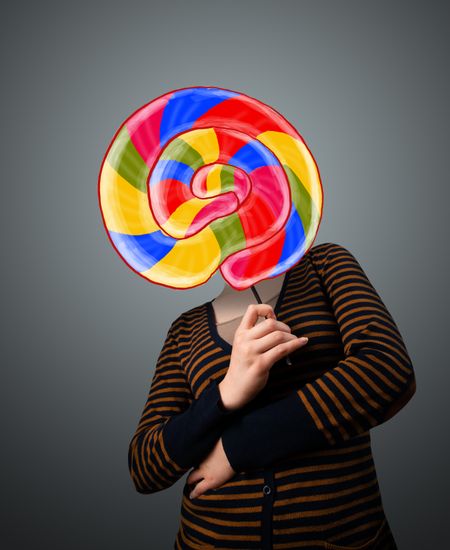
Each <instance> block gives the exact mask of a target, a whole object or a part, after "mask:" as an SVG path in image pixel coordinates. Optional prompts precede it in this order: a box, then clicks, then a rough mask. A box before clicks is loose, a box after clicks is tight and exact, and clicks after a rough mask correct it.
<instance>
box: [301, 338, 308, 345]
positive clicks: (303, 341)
mask: <svg viewBox="0 0 450 550" xmlns="http://www.w3.org/2000/svg"><path fill="white" fill-rule="evenodd" d="M307 341H308V337H307V336H302V337H301V338H300V342H302V343H305V342H307Z"/></svg>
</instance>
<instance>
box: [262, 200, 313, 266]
mask: <svg viewBox="0 0 450 550" xmlns="http://www.w3.org/2000/svg"><path fill="white" fill-rule="evenodd" d="M284 231H285V238H284V244H283V250H282V251H281V256H280V259H279V260H278V263H277V265H276V267H275V269H274V270H273V271H272V272H271V273H270V275H269V276H270V277H275V276H276V275H278V274H280V273H284V272H285V271H287V270H288V269H289V268H290V267H292V266H293V265H295V264H296V263H298V262H299V261H300V260H301V259H302V256H303V254H304V252H305V241H306V237H305V230H304V228H303V224H302V220H301V219H300V216H299V215H298V212H297V209H296V208H295V206H294V204H292V206H291V214H290V216H289V218H288V221H287V222H286V225H285V227H284Z"/></svg>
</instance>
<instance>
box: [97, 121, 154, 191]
mask: <svg viewBox="0 0 450 550" xmlns="http://www.w3.org/2000/svg"><path fill="white" fill-rule="evenodd" d="M107 161H108V163H109V164H110V165H111V166H112V167H113V168H114V170H115V171H116V172H118V173H119V174H120V175H121V176H122V177H123V178H124V179H126V180H127V181H128V182H129V183H130V184H131V185H133V186H134V187H136V189H139V191H142V192H143V193H146V192H147V179H148V175H149V172H150V169H149V167H148V166H147V165H146V164H145V162H144V161H143V160H142V157H141V156H140V154H139V153H138V152H137V151H136V148H135V146H134V145H133V142H132V141H131V139H130V134H129V133H128V130H127V128H126V126H124V127H123V128H122V130H120V132H119V134H118V135H117V137H116V139H115V140H114V143H113V144H112V146H111V149H110V150H109V153H108V158H107Z"/></svg>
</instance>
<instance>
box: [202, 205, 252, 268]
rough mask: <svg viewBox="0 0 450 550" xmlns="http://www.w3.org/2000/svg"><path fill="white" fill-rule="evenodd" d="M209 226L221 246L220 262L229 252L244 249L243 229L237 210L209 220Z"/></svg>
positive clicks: (232, 252)
mask: <svg viewBox="0 0 450 550" xmlns="http://www.w3.org/2000/svg"><path fill="white" fill-rule="evenodd" d="M209 227H210V228H211V230H212V231H213V232H214V235H215V237H216V239H217V242H218V243H219V246H220V248H221V256H220V263H222V262H223V261H224V260H225V259H226V258H228V256H230V255H231V254H234V253H235V252H239V250H244V249H245V246H246V239H245V234H244V229H243V227H242V224H241V221H240V219H239V215H238V214H237V212H234V213H233V214H230V215H229V216H227V217H225V218H219V219H217V220H215V221H213V222H211V224H210V226H209Z"/></svg>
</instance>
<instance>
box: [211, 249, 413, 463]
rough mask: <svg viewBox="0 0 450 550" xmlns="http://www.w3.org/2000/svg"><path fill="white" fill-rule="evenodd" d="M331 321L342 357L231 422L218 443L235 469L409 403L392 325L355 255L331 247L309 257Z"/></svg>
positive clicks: (365, 424) (313, 446)
mask: <svg viewBox="0 0 450 550" xmlns="http://www.w3.org/2000/svg"><path fill="white" fill-rule="evenodd" d="M312 261H313V262H314V264H315V267H316V270H317V273H318V275H319V278H320V281H321V284H322V286H323V289H324V292H325V294H326V296H327V298H328V300H329V303H330V305H331V308H332V311H333V312H334V315H335V318H336V320H337V323H338V326H339V330H340V333H341V336H342V341H343V345H344V353H345V357H344V358H343V359H342V360H341V361H339V362H338V363H337V364H336V365H335V366H334V368H332V369H330V370H329V371H327V372H326V373H324V374H323V375H322V376H320V377H319V378H317V379H315V380H314V381H312V382H309V383H307V384H304V385H303V386H302V387H299V388H294V389H293V390H291V392H290V393H288V394H287V395H286V396H284V397H282V398H281V399H277V400H276V401H273V402H271V403H269V404H267V405H263V406H261V407H259V408H256V409H253V410H252V409H250V411H249V412H247V413H244V414H242V415H240V416H239V417H237V419H236V420H233V423H232V424H230V425H229V426H227V427H226V428H225V429H224V431H223V432H222V443H223V447H224V451H225V453H226V455H227V457H228V460H229V462H230V464H231V466H232V467H233V469H234V470H235V471H236V472H240V471H248V470H251V469H258V468H264V467H267V466H270V465H271V464H273V463H274V462H276V461H278V460H281V459H285V458H288V457H290V456H292V455H294V454H297V453H301V452H307V451H312V450H318V449H321V448H325V447H329V446H332V445H334V444H336V443H338V442H342V441H346V440H348V439H349V438H351V437H354V436H356V435H359V434H362V433H363V432H365V431H368V430H369V429H370V428H373V427H374V426H377V425H380V424H382V423H383V422H385V421H386V420H388V419H389V418H391V417H392V416H394V414H396V413H397V412H398V411H399V410H400V409H401V408H403V407H404V406H405V405H406V403H407V402H408V401H409V400H410V399H411V397H412V395H413V394H414V393H415V390H416V382H415V375H414V370H413V366H412V363H411V359H410V357H409V355H408V352H407V349H406V347H405V344H404V342H403V339H402V337H401V335H400V332H399V330H398V327H397V325H396V323H395V321H394V320H393V318H392V317H391V315H390V313H389V312H388V310H387V309H386V307H385V305H384V303H383V301H382V300H381V298H380V296H379V294H378V293H377V291H376V290H375V288H374V287H373V286H372V284H371V283H370V281H369V280H368V278H367V276H366V275H365V273H364V271H363V269H362V268H361V266H360V264H359V263H358V261H357V260H356V259H355V257H354V256H353V255H352V254H351V253H350V252H349V251H348V250H347V249H346V248H344V247H343V246H341V245H338V244H335V243H326V244H324V245H320V246H319V247H318V248H317V249H316V251H315V255H314V256H312Z"/></svg>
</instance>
